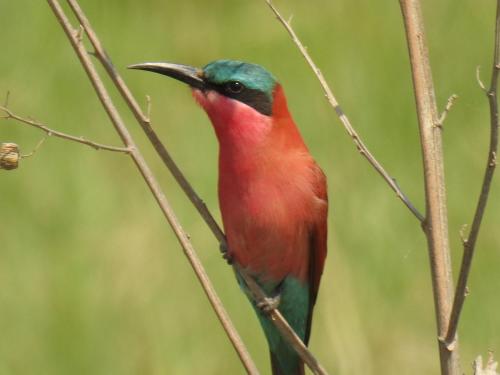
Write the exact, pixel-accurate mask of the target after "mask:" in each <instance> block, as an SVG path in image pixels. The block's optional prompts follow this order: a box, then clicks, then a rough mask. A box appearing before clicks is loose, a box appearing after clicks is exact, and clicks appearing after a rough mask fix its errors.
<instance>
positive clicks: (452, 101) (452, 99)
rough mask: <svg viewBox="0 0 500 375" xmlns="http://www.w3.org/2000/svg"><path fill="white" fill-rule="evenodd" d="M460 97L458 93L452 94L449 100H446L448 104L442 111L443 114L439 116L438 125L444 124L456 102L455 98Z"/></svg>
mask: <svg viewBox="0 0 500 375" xmlns="http://www.w3.org/2000/svg"><path fill="white" fill-rule="evenodd" d="M457 99H458V95H456V94H452V95H451V96H450V97H449V98H448V101H447V102H446V106H445V107H444V110H443V112H441V116H439V123H438V126H443V124H444V120H446V116H448V113H449V112H450V109H451V107H453V104H455V100H457Z"/></svg>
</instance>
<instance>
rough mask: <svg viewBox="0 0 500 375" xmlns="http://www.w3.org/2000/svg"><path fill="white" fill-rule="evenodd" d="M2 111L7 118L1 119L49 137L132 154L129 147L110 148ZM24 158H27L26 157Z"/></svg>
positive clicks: (0, 108) (5, 110)
mask: <svg viewBox="0 0 500 375" xmlns="http://www.w3.org/2000/svg"><path fill="white" fill-rule="evenodd" d="M0 110H1V111H4V112H5V116H3V117H0V118H3V119H6V120H8V119H13V120H16V121H18V122H21V123H23V124H26V125H30V126H33V127H34V128H37V129H40V130H43V131H44V132H45V133H47V135H48V136H49V137H50V136H54V137H58V138H63V139H66V140H68V141H73V142H78V143H82V144H84V145H87V146H90V147H92V148H95V149H96V150H106V151H114V152H124V153H126V154H128V153H130V151H131V150H130V148H128V147H116V146H108V145H105V144H102V143H97V142H93V141H89V140H88V139H85V138H83V137H76V136H74V135H70V134H66V133H62V132H60V131H57V130H54V129H50V128H48V127H47V126H46V125H44V124H42V123H41V122H38V121H35V120H32V119H29V118H25V117H21V116H19V115H16V114H15V113H14V112H12V111H11V110H10V109H8V108H7V107H4V106H0ZM24 157H26V155H25V156H24Z"/></svg>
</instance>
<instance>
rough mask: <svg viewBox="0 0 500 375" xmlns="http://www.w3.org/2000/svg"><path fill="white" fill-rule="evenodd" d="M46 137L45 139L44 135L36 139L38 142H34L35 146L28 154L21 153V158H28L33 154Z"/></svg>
mask: <svg viewBox="0 0 500 375" xmlns="http://www.w3.org/2000/svg"><path fill="white" fill-rule="evenodd" d="M46 139H47V136H45V137H43V138H42V139H40V140H39V141H38V143H37V144H36V146H35V148H34V149H33V150H31V152H30V153H29V154H23V155H21V158H23V159H25V158H30V157H32V156H33V155H35V154H36V152H37V151H38V150H39V149H40V147H42V145H43V143H44V142H45V140H46Z"/></svg>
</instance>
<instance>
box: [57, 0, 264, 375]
mask: <svg viewBox="0 0 500 375" xmlns="http://www.w3.org/2000/svg"><path fill="white" fill-rule="evenodd" d="M47 1H48V3H49V5H50V7H51V8H52V10H53V12H54V15H55V16H56V18H57V19H58V21H59V23H60V24H61V26H62V27H63V29H64V32H65V33H66V36H67V37H68V39H69V41H70V43H71V45H72V47H73V48H74V50H75V52H76V54H77V55H78V58H79V59H80V62H81V63H82V66H83V67H84V69H85V71H86V73H87V75H88V77H89V79H90V81H91V83H92V85H93V86H94V89H95V91H96V93H97V96H98V97H99V100H100V101H101V103H102V105H103V107H104V108H105V110H106V112H107V114H108V116H109V118H110V120H111V122H112V123H113V125H114V127H115V130H116V131H117V133H118V134H119V136H120V138H121V139H122V141H123V143H124V144H125V145H126V146H127V148H128V149H130V156H131V157H132V159H133V161H134V163H135V165H136V167H137V168H138V169H139V171H140V173H141V175H142V176H143V178H144V180H145V182H146V184H147V185H148V187H149V189H150V190H151V193H152V194H153V195H154V197H155V199H156V201H157V203H158V205H159V206H160V208H161V210H162V212H163V214H164V216H165V218H166V219H167V221H168V223H169V224H170V226H171V228H172V230H173V231H174V233H175V235H176V237H177V239H178V241H179V243H180V244H181V246H182V249H183V251H184V254H185V255H186V257H187V258H188V260H189V262H190V264H191V266H192V268H193V270H194V272H195V274H196V276H197V278H198V280H199V281H200V283H201V285H202V287H203V290H204V291H205V294H206V295H207V297H208V299H209V301H210V303H211V305H212V307H213V309H214V311H215V313H216V314H217V317H218V318H219V320H220V322H221V324H222V326H223V327H224V330H225V331H226V333H227V334H228V337H229V338H230V340H231V342H232V343H233V346H234V347H235V349H236V350H237V351H238V354H239V355H240V358H241V356H242V355H243V357H244V358H245V359H246V360H245V361H243V364H244V365H245V368H246V369H247V372H248V373H249V374H258V371H257V368H256V367H255V365H254V364H253V362H252V361H251V359H250V356H249V354H248V352H247V351H246V348H245V347H244V345H243V343H242V341H241V338H240V337H239V334H238V332H237V331H236V328H235V327H234V325H233V323H232V322H231V320H230V318H229V315H228V314H227V312H226V310H225V308H224V306H223V304H222V302H221V300H220V298H219V297H218V295H217V293H216V291H215V289H214V287H213V285H212V283H211V281H210V279H209V278H208V275H207V273H206V271H205V269H204V268H203V265H202V264H201V262H200V260H199V258H198V256H197V254H196V252H195V250H194V248H193V246H192V244H191V242H190V240H189V238H188V236H187V234H186V233H185V232H184V230H183V229H182V227H181V225H180V223H179V221H178V219H177V216H176V215H175V213H174V212H173V210H172V208H171V206H170V204H169V202H168V201H167V198H166V197H165V195H164V193H163V191H162V190H161V188H160V185H159V183H158V181H157V180H156V178H155V177H154V175H153V174H152V172H151V170H150V168H149V166H148V165H147V163H146V161H145V160H144V157H143V156H142V154H141V152H140V151H139V149H138V148H137V147H136V145H135V142H134V140H133V139H132V137H131V135H130V132H129V131H128V129H127V127H126V126H125V124H124V123H123V121H122V119H121V116H120V115H119V113H118V111H117V110H116V108H115V106H114V104H113V102H112V101H111V98H110V96H109V94H108V92H107V90H106V88H105V87H104V84H103V83H102V80H101V79H100V77H99V75H98V73H97V70H96V68H95V67H94V64H93V63H92V61H91V59H90V57H89V55H88V53H87V51H86V49H85V47H84V45H83V43H82V42H81V41H80V40H78V38H77V31H76V30H75V29H74V28H73V26H72V25H71V24H70V22H69V20H68V19H67V17H66V15H65V13H64V11H63V9H62V8H61V6H60V4H59V2H58V1H57V0H47ZM241 352H243V354H242V353H241Z"/></svg>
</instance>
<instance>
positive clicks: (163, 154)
mask: <svg viewBox="0 0 500 375" xmlns="http://www.w3.org/2000/svg"><path fill="white" fill-rule="evenodd" d="M67 1H68V3H69V5H70V7H71V9H72V10H73V12H74V13H75V16H76V17H77V19H78V21H79V22H80V23H81V24H82V25H83V27H84V29H85V32H86V33H87V35H88V37H89V40H90V42H91V44H92V46H93V48H94V53H93V55H94V56H95V57H97V59H98V60H99V61H100V62H101V64H102V65H103V66H104V68H105V70H106V72H107V73H108V75H109V76H110V78H111V80H112V81H113V83H114V84H115V86H116V87H117V89H118V91H119V92H120V94H121V95H122V97H123V99H124V100H125V102H126V103H127V105H128V107H129V108H130V109H131V111H132V113H133V114H134V116H135V118H136V120H137V121H138V123H139V124H140V125H141V127H142V129H143V130H144V132H145V133H146V135H147V137H148V138H149V140H150V142H151V144H152V145H153V147H154V148H155V150H156V152H157V153H158V155H159V156H160V158H161V159H162V161H163V162H164V164H165V166H166V167H167V168H168V169H169V171H170V172H171V173H172V175H173V176H174V178H175V180H176V181H177V183H178V184H179V185H180V186H181V188H182V190H183V191H184V193H185V194H186V195H187V196H188V198H189V199H190V201H191V202H192V203H193V205H194V206H195V207H196V209H197V210H198V212H199V213H200V215H201V216H202V218H203V219H204V220H205V222H206V224H207V225H208V227H209V228H210V230H211V231H212V233H213V234H214V236H215V237H216V238H217V240H218V241H219V244H220V247H221V249H225V251H227V243H226V238H225V236H224V232H223V231H222V230H221V228H220V227H219V225H218V224H217V222H216V221H215V219H214V217H213V216H212V214H211V213H210V211H209V210H208V208H207V206H206V205H205V203H204V202H203V201H202V200H201V199H200V197H199V196H198V194H197V193H196V192H195V190H194V189H193V187H192V186H191V184H189V182H188V181H187V179H186V178H185V177H184V175H183V173H182V172H181V170H180V169H179V167H178V166H177V165H176V163H175V162H174V161H173V159H172V157H171V156H170V154H169V153H168V151H167V149H166V148H165V146H164V145H163V144H162V142H161V141H160V139H159V137H158V136H157V134H156V132H155V131H154V130H153V128H152V126H151V120H150V118H149V108H150V104H149V103H150V101H149V100H148V115H144V113H143V112H142V110H141V107H140V106H139V104H138V103H137V101H136V100H135V98H134V97H133V95H132V93H131V92H130V90H129V88H128V87H127V85H126V84H125V82H124V80H123V79H122V77H121V76H120V75H119V73H118V72H117V70H116V69H115V68H114V66H113V63H112V62H111V59H110V58H109V56H108V54H107V53H106V52H105V50H104V48H103V46H102V44H101V42H100V41H99V38H98V37H97V34H96V33H95V32H94V30H93V29H92V27H91V25H90V22H89V21H88V19H87V18H86V16H85V14H84V12H83V10H82V9H81V7H80V6H79V5H78V3H77V1H75V0H67ZM234 267H235V269H236V272H238V273H239V274H240V275H241V276H242V277H243V279H244V280H245V282H246V284H247V285H248V287H249V289H250V291H251V292H252V295H253V296H254V298H255V299H256V301H257V302H259V301H261V300H263V299H265V297H266V295H265V293H264V292H263V291H262V289H261V288H260V287H259V285H258V284H257V283H256V282H255V281H254V280H253V279H252V278H251V277H250V276H248V274H247V273H246V272H245V271H244V270H243V269H241V268H240V267H238V266H237V265H234ZM270 316H271V321H272V322H273V323H274V324H275V325H276V327H277V329H278V330H279V331H280V333H281V334H282V335H283V337H284V338H285V339H286V340H287V341H288V342H289V343H290V345H291V346H292V347H293V348H294V349H295V350H296V351H297V353H298V354H299V355H300V356H301V358H302V359H303V360H304V362H305V363H306V364H307V365H308V366H309V368H310V369H311V370H312V371H313V373H314V374H327V373H326V371H325V370H324V368H323V367H322V366H321V365H320V364H319V363H318V361H317V360H316V359H315V358H314V356H313V355H312V353H311V352H310V351H309V350H308V349H307V347H306V346H305V345H304V343H303V342H302V341H301V340H300V338H299V337H298V336H297V335H296V334H295V332H294V331H293V329H292V328H291V327H290V326H289V325H288V323H287V322H286V320H285V319H284V318H283V316H282V315H281V313H280V312H279V311H278V310H277V309H273V310H271V312H270Z"/></svg>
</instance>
